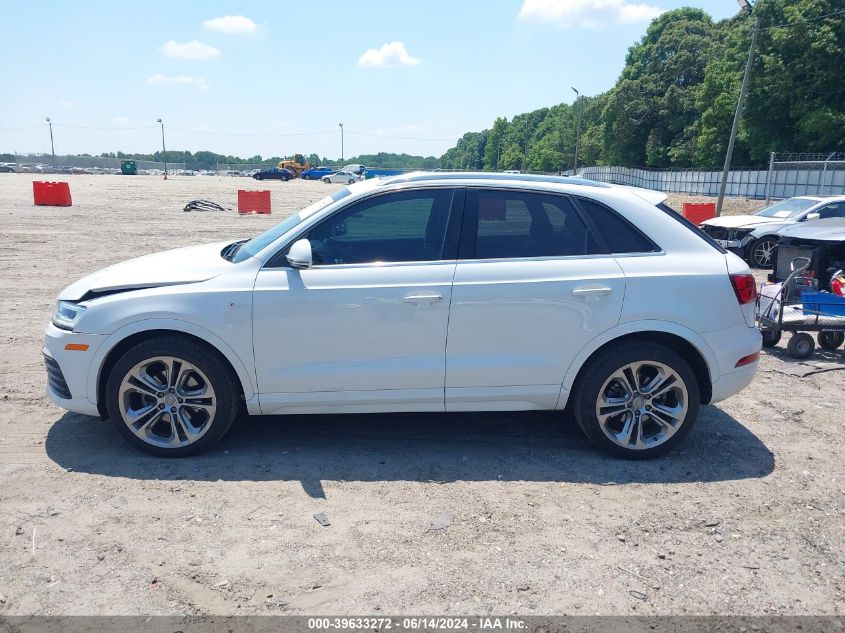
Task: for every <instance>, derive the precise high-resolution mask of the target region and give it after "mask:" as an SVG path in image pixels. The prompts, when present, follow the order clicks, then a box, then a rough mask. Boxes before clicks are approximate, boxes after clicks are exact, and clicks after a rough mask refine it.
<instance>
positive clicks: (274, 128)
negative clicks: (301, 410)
mask: <svg viewBox="0 0 845 633" xmlns="http://www.w3.org/2000/svg"><path fill="white" fill-rule="evenodd" d="M680 6H696V7H699V8H702V9H704V10H705V11H707V13H709V14H710V15H711V16H712V17H713V18H714V19H717V20H718V19H723V18H726V17H729V16H731V15H734V14H735V13H736V12H737V10H738V8H737V4H736V2H735V0H687V1H686V2H684V1H683V0H486V1H485V0H449V1H445V0H416V1H408V0H406V1H401V0H386V1H382V0H369V1H367V2H363V3H352V2H335V1H334V0H325V1H324V2H277V1H274V2H243V1H241V2H226V1H222V0H219V1H218V0H207V1H204V2H199V1H196V2H191V1H184V0H183V1H178V2H177V1H170V2H159V1H157V0H147V1H145V2H115V1H114V0H110V1H109V2H101V1H99V0H89V1H85V2H83V1H82V0H76V1H65V2H59V1H48V2H17V1H13V0H0V42H2V47H3V54H2V55H0V103H2V106H0V153H5V152H14V151H16V152H20V153H26V152H45V153H49V152H50V136H49V131H48V128H47V123H46V121H45V118H46V117H50V118H51V120H52V122H53V134H54V141H55V149H56V153H57V154H67V153H90V154H99V153H101V152H107V151H124V152H127V153H130V152H140V153H151V152H154V151H156V150H159V149H160V148H161V129H160V128H159V127H158V123H157V122H156V121H157V119H159V118H161V119H162V120H163V122H164V125H165V133H166V141H167V147H168V149H180V150H190V151H197V150H204V149H205V150H211V151H214V152H218V153H222V154H232V155H237V156H241V157H244V158H248V157H251V156H254V155H257V154H260V155H262V156H265V157H267V156H282V155H288V154H292V153H294V152H299V153H305V154H310V153H317V154H319V155H321V156H327V157H330V158H334V157H339V156H340V153H341V147H340V145H341V133H340V127H339V126H338V124H339V123H341V122H342V123H343V124H344V128H343V129H344V134H343V140H344V148H343V152H344V156H345V157H347V158H348V157H351V156H355V155H359V154H369V153H375V152H379V151H385V152H406V153H409V154H421V155H425V156H428V155H434V156H439V155H441V154H442V153H443V152H444V151H445V150H446V149H448V148H449V147H452V146H453V145H454V144H455V141H456V140H457V138H458V137H460V136H461V135H462V134H463V133H464V132H468V131H480V130H483V129H485V128H489V127H490V126H491V124H492V122H493V121H494V119H495V118H496V117H497V116H507V117H508V118H511V117H513V116H514V115H515V114H519V113H521V112H527V111H530V110H534V109H537V108H542V107H547V106H551V105H554V104H556V103H561V102H569V103H571V102H572V100H573V98H574V96H575V94H574V93H573V92H572V90H571V87H575V88H577V89H578V90H579V91H580V92H581V94H583V95H592V94H597V93H600V92H603V91H605V90H607V89H608V88H610V87H611V86H613V84H614V83H615V81H616V79H617V77H618V76H619V72H620V71H621V70H622V67H623V65H624V58H625V53H626V52H627V50H628V47H629V46H631V45H632V44H634V43H635V42H636V41H638V40H639V39H640V38H641V37H642V35H643V34H644V33H645V29H646V27H647V26H648V22H649V21H650V20H651V19H652V18H654V17H655V16H657V15H659V14H660V13H661V12H662V11H666V10H670V9H674V8H677V7H680Z"/></svg>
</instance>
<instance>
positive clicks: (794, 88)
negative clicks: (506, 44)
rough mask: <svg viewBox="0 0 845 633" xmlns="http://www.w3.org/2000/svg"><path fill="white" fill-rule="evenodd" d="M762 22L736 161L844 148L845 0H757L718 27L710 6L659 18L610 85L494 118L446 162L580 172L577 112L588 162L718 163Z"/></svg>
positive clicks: (447, 164)
mask: <svg viewBox="0 0 845 633" xmlns="http://www.w3.org/2000/svg"><path fill="white" fill-rule="evenodd" d="M755 18H759V22H760V30H759V31H758V48H757V54H756V56H755V60H754V65H753V69H752V75H751V79H750V84H749V93H748V97H747V101H746V105H745V109H744V114H743V117H742V119H741V122H740V127H739V133H738V136H737V141H736V147H735V150H734V159H733V164H734V165H742V166H752V165H763V164H766V163H767V162H768V157H769V153H770V152H819V153H823V152H831V151H842V149H843V148H845V62H843V60H845V4H843V0H758V1H757V2H756V3H755V5H754V15H753V16H748V15H745V14H742V13H741V14H739V15H737V16H735V17H733V18H730V19H726V20H721V21H718V22H714V21H713V20H712V18H711V17H710V16H709V15H708V14H707V13H705V12H704V11H702V10H701V9H694V8H681V9H676V10H673V11H669V12H667V13H664V14H662V15H661V16H660V17H658V18H656V19H654V20H653V21H652V22H651V24H650V25H649V27H648V29H647V30H646V33H645V35H644V36H643V37H642V39H641V40H640V41H639V42H637V43H636V44H635V45H634V46H632V47H631V48H630V49H629V50H628V54H627V56H626V58H625V67H624V69H623V70H622V73H621V75H620V76H619V79H618V80H617V82H616V84H615V85H614V86H613V87H612V88H611V89H610V90H608V91H607V92H605V93H603V94H600V95H596V96H594V97H580V98H578V99H577V100H576V101H575V102H574V103H573V104H571V105H569V104H565V103H561V104H558V105H554V106H552V107H549V108H541V109H539V110H535V111H533V112H528V113H525V114H519V115H517V116H515V117H513V119H511V120H510V121H509V120H507V119H506V118H503V117H500V118H497V119H496V120H495V121H494V122H493V125H492V127H491V128H490V129H487V130H484V131H482V132H468V133H466V134H464V135H463V137H461V139H460V140H459V141H458V142H457V144H456V146H455V147H453V148H451V149H449V150H448V151H447V152H446V153H445V154H444V155H443V156H442V157H441V167H443V168H446V169H473V170H475V169H521V170H530V171H534V170H536V171H557V170H568V169H571V168H572V167H573V164H574V160H575V141H576V135H577V128H578V123H579V117H580V131H581V133H580V147H579V150H578V162H579V164H590V165H621V166H627V167H641V166H647V167H655V168H667V167H674V168H716V167H720V166H721V164H722V162H723V161H724V157H725V150H726V146H727V141H728V135H729V133H730V128H731V123H732V121H733V115H734V110H735V108H736V101H737V97H738V94H739V84H740V82H741V80H742V74H743V70H744V67H745V63H746V59H747V55H748V49H749V45H750V40H751V29H752V25H753V23H754V19H755ZM553 75H554V73H550V76H553ZM560 81H561V92H564V91H566V90H568V89H569V85H568V84H567V83H566V82H565V78H564V77H560Z"/></svg>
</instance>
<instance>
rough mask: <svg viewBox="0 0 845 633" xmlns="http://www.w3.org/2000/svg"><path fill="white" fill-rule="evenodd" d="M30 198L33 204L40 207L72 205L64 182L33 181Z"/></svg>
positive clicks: (67, 187) (68, 189)
mask: <svg viewBox="0 0 845 633" xmlns="http://www.w3.org/2000/svg"><path fill="white" fill-rule="evenodd" d="M32 197H33V199H34V201H35V204H36V205H38V206H41V207H69V206H71V205H72V204H73V203H72V202H71V199H70V187H69V186H68V184H67V183H66V182H44V181H41V180H33V181H32Z"/></svg>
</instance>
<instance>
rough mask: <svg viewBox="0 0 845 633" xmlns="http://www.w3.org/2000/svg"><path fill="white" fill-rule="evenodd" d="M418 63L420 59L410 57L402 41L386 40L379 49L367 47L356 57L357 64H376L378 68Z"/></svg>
mask: <svg viewBox="0 0 845 633" xmlns="http://www.w3.org/2000/svg"><path fill="white" fill-rule="evenodd" d="M419 63H420V60H419V59H418V58H417V57H411V56H410V55H409V54H408V51H407V50H405V44H404V42H388V43H387V44H385V45H384V46H382V47H381V48H379V49H375V48H370V49H367V50H366V51H365V52H364V54H363V55H361V57H359V58H358V65H359V66H376V67H379V68H393V67H395V66H416V65H417V64H419Z"/></svg>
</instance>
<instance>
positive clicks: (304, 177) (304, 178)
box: [302, 174, 311, 180]
mask: <svg viewBox="0 0 845 633" xmlns="http://www.w3.org/2000/svg"><path fill="white" fill-rule="evenodd" d="M302 179H303V180H311V176H310V175H309V174H302Z"/></svg>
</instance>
